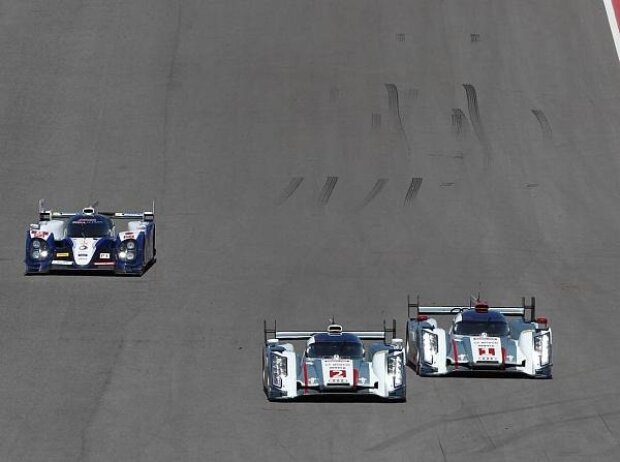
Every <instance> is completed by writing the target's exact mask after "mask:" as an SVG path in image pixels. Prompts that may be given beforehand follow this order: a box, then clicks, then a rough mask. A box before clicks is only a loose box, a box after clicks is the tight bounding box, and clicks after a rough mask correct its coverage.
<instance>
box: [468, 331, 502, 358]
mask: <svg viewBox="0 0 620 462" xmlns="http://www.w3.org/2000/svg"><path fill="white" fill-rule="evenodd" d="M471 341H472V353H473V356H474V358H473V359H474V362H492V363H499V362H501V359H502V356H501V340H500V339H499V338H498V337H473V338H472V339H471Z"/></svg>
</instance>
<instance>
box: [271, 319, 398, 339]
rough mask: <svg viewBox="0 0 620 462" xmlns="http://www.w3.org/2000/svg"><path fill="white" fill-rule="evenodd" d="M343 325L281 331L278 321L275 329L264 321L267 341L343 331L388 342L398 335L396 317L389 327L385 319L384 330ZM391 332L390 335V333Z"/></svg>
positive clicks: (274, 324)
mask: <svg viewBox="0 0 620 462" xmlns="http://www.w3.org/2000/svg"><path fill="white" fill-rule="evenodd" d="M335 326H337V327H340V331H338V330H333V331H332V330H331V328H332V327H335ZM341 329H342V326H338V325H337V324H332V325H330V326H329V327H328V328H327V330H315V331H296V330H289V331H280V330H278V328H277V321H275V320H274V321H273V329H271V328H268V327H267V321H266V320H265V321H263V335H264V338H265V343H267V340H268V339H277V340H308V339H309V338H310V337H312V336H313V335H316V334H322V333H329V332H330V331H331V332H334V333H343V334H353V335H355V336H357V337H359V338H360V339H361V340H383V342H384V343H388V338H389V337H390V336H391V338H394V336H395V335H396V319H393V320H392V326H391V327H389V326H388V325H387V324H386V322H385V321H383V330H382V331H370V330H368V331H344V330H341ZM388 334H389V335H388Z"/></svg>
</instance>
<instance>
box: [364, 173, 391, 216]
mask: <svg viewBox="0 0 620 462" xmlns="http://www.w3.org/2000/svg"><path fill="white" fill-rule="evenodd" d="M387 182H388V179H387V178H379V179H378V180H377V181H376V182H375V185H374V186H373V187H372V189H371V190H370V191H369V192H368V194H366V197H364V200H363V201H362V203H361V204H360V206H359V207H358V210H361V209H363V208H364V207H366V206H367V205H368V204H370V203H371V202H372V201H373V200H374V199H375V197H377V196H378V195H379V193H380V192H381V191H382V190H383V188H384V187H385V185H386V184H387Z"/></svg>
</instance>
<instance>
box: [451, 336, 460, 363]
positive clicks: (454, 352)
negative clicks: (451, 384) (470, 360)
mask: <svg viewBox="0 0 620 462" xmlns="http://www.w3.org/2000/svg"><path fill="white" fill-rule="evenodd" d="M452 355H453V356H454V360H453V363H454V368H455V369H458V368H459V350H458V348H457V346H456V340H452Z"/></svg>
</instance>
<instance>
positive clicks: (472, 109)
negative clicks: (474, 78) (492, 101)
mask: <svg viewBox="0 0 620 462" xmlns="http://www.w3.org/2000/svg"><path fill="white" fill-rule="evenodd" d="M463 87H464V88H465V94H466V95H467V109H468V111H469V120H470V121H471V125H472V126H473V128H474V133H475V134H476V136H477V137H478V140H479V141H480V144H482V148H483V151H484V162H485V166H488V164H489V163H490V161H491V145H490V144H489V140H488V138H487V136H486V133H485V132H484V127H483V125H482V120H481V119H480V109H479V107H478V95H477V93H476V88H475V87H474V86H473V85H471V84H469V83H464V84H463Z"/></svg>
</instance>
